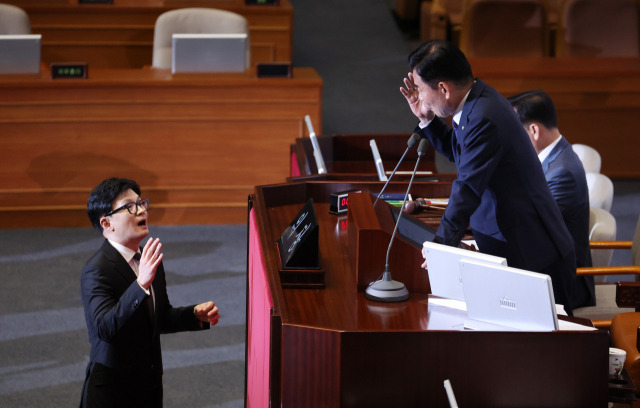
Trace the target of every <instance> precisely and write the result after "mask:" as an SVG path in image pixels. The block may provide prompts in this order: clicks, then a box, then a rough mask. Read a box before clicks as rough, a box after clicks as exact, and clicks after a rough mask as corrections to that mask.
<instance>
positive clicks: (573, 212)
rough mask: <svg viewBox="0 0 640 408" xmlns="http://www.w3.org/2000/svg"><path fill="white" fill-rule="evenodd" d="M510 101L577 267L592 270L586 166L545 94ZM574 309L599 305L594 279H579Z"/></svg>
mask: <svg viewBox="0 0 640 408" xmlns="http://www.w3.org/2000/svg"><path fill="white" fill-rule="evenodd" d="M508 99H509V102H511V105H512V106H513V108H514V109H515V111H516V113H517V114H518V117H519V118H520V123H522V126H524V129H525V130H526V131H527V134H528V135H529V139H530V140H531V144H532V145H533V148H534V149H535V151H536V153H537V154H538V159H539V160H540V162H541V163H542V171H544V176H545V178H546V179H547V184H548V185H549V188H550V189H551V194H552V195H553V198H555V200H556V203H558V207H560V212H561V213H562V218H563V219H564V223H565V224H566V225H567V228H568V229H569V232H570V233H571V236H572V237H573V240H574V242H575V250H576V265H577V266H578V267H584V266H591V248H590V247H589V188H588V187H587V178H586V176H585V173H584V167H583V166H582V162H581V161H580V159H579V158H578V155H576V154H575V153H574V151H573V149H572V148H571V145H570V144H569V142H568V141H567V139H565V138H564V137H562V135H561V134H560V131H559V130H558V118H557V114H556V108H555V106H554V104H553V101H552V100H551V97H549V95H547V93H546V92H544V91H542V90H534V91H529V92H523V93H521V94H518V95H515V96H512V97H510V98H508ZM577 279H578V280H577V283H576V286H575V290H574V293H573V307H574V308H578V307H583V306H594V305H595V304H596V297H595V288H594V281H593V276H580V277H577Z"/></svg>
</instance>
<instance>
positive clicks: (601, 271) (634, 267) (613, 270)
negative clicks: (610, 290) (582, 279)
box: [576, 217, 640, 384]
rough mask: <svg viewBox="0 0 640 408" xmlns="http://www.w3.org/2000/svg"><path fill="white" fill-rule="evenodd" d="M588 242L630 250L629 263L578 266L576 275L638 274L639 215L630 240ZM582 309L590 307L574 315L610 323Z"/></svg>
mask: <svg viewBox="0 0 640 408" xmlns="http://www.w3.org/2000/svg"><path fill="white" fill-rule="evenodd" d="M590 244H591V249H592V250H593V249H629V250H631V260H630V265H628V266H593V267H590V268H578V269H577V274H578V275H592V276H604V275H635V277H637V276H638V275H640V217H639V218H638V223H637V224H636V229H635V232H634V235H633V240H632V241H591V243H590ZM609 286H611V285H609ZM597 289H598V285H596V291H597ZM616 292H617V290H616ZM617 298H618V295H616V299H617ZM616 304H617V305H618V306H619V307H629V306H628V304H629V303H628V302H626V303H621V302H619V301H618V300H616ZM625 305H627V306H625ZM596 307H598V306H596ZM634 307H635V306H634ZM583 309H591V308H582V309H578V310H579V312H578V313H576V315H578V316H580V317H589V318H591V319H592V320H593V324H594V326H595V327H598V328H608V327H610V326H611V325H612V320H611V319H610V318H606V317H604V318H594V317H593V315H590V314H589V311H588V310H587V312H586V313H585V312H584V310H583ZM609 312H610V311H609ZM613 314H615V315H616V316H617V315H618V313H615V312H614V313H613ZM639 384H640V383H639Z"/></svg>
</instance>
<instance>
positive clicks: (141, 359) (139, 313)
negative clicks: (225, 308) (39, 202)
mask: <svg viewBox="0 0 640 408" xmlns="http://www.w3.org/2000/svg"><path fill="white" fill-rule="evenodd" d="M148 210H149V200H147V199H142V198H140V187H139V186H138V184H137V183H136V182H135V181H133V180H128V179H120V178H110V179H107V180H104V181H103V182H102V183H100V184H99V185H98V186H97V187H95V188H94V189H93V191H92V192H91V195H90V196H89V201H88V203H87V214H88V215H89V219H90V220H91V223H92V224H93V226H94V228H96V229H97V230H98V231H100V232H101V233H102V235H103V236H104V238H105V241H104V242H103V244H102V246H101V247H100V249H99V250H98V251H97V252H96V253H95V254H94V255H93V256H92V257H91V259H89V261H88V262H87V264H86V265H85V267H84V268H83V270H82V277H81V281H80V283H81V295H82V304H83V305H84V313H85V320H86V322H87V329H88V331H89V342H90V343H91V356H90V361H89V364H88V366H87V371H86V379H85V383H84V386H83V389H82V398H81V402H80V406H81V407H119V408H120V407H136V408H138V407H162V354H161V349H160V333H175V332H179V331H195V330H204V329H208V328H209V327H210V325H215V324H217V323H218V308H217V307H216V305H215V304H214V303H213V302H211V301H209V302H205V303H201V304H198V305H192V306H187V307H173V306H172V305H171V303H170V302H169V298H168V296H167V290H166V281H165V274H164V268H163V265H162V258H163V254H162V252H161V251H162V244H161V243H160V240H159V239H158V238H156V239H153V238H149V239H148V240H147V242H146V244H145V245H144V247H143V248H142V249H141V248H140V242H141V241H142V240H143V239H144V238H146V237H147V235H149V226H148Z"/></svg>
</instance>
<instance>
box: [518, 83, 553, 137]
mask: <svg viewBox="0 0 640 408" xmlns="http://www.w3.org/2000/svg"><path fill="white" fill-rule="evenodd" d="M507 99H508V100H509V102H511V106H513V107H514V108H515V110H516V113H517V114H518V117H519V118H520V122H521V123H522V124H523V125H528V124H529V123H531V122H537V123H540V124H541V125H542V126H544V127H546V128H547V129H555V128H557V127H558V116H557V114H556V108H555V106H554V105H553V101H552V100H551V97H549V95H547V93H546V92H544V91H542V90H540V89H536V90H533V91H527V92H523V93H521V94H518V95H514V96H512V97H510V98H507Z"/></svg>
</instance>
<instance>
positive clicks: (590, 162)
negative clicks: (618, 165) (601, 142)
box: [571, 143, 602, 173]
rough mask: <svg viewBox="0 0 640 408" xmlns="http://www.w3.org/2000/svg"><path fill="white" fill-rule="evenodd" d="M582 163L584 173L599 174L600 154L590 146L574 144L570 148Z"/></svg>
mask: <svg viewBox="0 0 640 408" xmlns="http://www.w3.org/2000/svg"><path fill="white" fill-rule="evenodd" d="M571 147H572V148H573V151H574V152H575V153H576V154H577V155H578V158H579V159H580V161H581V162H582V167H584V172H585V173H600V165H601V163H602V159H601V158H600V153H598V151H597V150H596V149H594V148H593V147H591V146H587V145H584V144H579V143H576V144H574V145H572V146H571Z"/></svg>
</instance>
